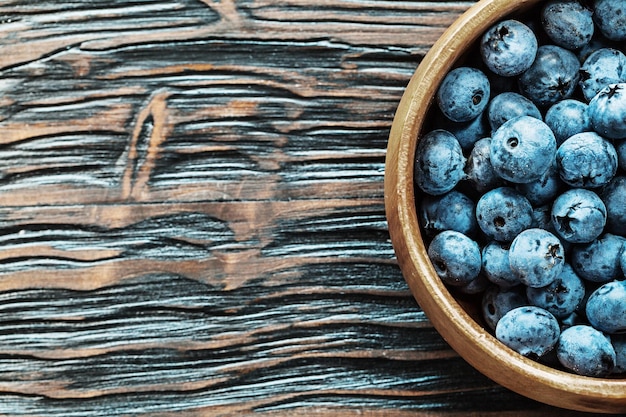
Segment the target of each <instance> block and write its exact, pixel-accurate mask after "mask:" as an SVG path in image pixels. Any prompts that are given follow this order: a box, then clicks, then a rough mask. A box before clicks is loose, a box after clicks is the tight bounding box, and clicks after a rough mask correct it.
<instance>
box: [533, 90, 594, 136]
mask: <svg viewBox="0 0 626 417" xmlns="http://www.w3.org/2000/svg"><path fill="white" fill-rule="evenodd" d="M588 107H589V106H588V104H587V103H583V102H582V101H579V100H576V99H573V98H568V99H565V100H561V101H559V102H558V103H555V104H553V105H552V106H551V107H550V108H549V109H548V111H547V112H546V116H545V118H544V121H545V122H546V124H547V125H548V126H549V127H550V129H551V130H552V133H554V137H555V138H556V143H557V145H561V144H562V143H563V142H565V140H567V139H569V138H570V137H571V136H574V135H575V134H577V133H582V132H591V131H593V128H592V127H591V120H590V119H589V114H588V113H587V108H588Z"/></svg>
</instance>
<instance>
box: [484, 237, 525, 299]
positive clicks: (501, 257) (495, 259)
mask: <svg viewBox="0 0 626 417" xmlns="http://www.w3.org/2000/svg"><path fill="white" fill-rule="evenodd" d="M481 257H482V271H483V274H484V275H485V277H486V278H487V279H488V280H489V281H490V282H492V283H494V284H496V285H498V286H499V287H501V288H511V287H514V286H517V285H519V284H521V282H520V280H519V279H518V277H517V275H516V274H515V273H514V272H513V270H512V269H511V265H510V262H509V245H508V244H504V243H501V242H497V241H491V242H489V243H487V244H486V245H485V246H483V249H482V252H481Z"/></svg>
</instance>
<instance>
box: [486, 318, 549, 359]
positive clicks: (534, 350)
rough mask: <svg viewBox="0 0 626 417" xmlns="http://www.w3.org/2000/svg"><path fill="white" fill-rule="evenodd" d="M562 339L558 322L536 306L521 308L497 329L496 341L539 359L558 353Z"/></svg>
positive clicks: (502, 320)
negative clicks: (555, 349) (556, 346)
mask: <svg viewBox="0 0 626 417" xmlns="http://www.w3.org/2000/svg"><path fill="white" fill-rule="evenodd" d="M559 335H560V329H559V323H558V321H557V319H556V318H555V317H554V316H553V315H552V314H551V313H549V312H547V311H546V310H544V309H542V308H539V307H535V306H524V307H517V308H514V309H513V310H511V311H509V312H508V313H506V314H505V315H504V316H502V318H501V319H500V320H499V321H498V324H497V325H496V338H497V339H498V340H500V341H501V342H502V343H504V344H505V345H506V346H508V347H510V348H511V349H513V350H515V351H516V352H518V353H519V354H521V355H524V356H526V357H529V358H532V359H537V358H540V357H542V356H543V355H545V354H546V353H548V352H549V351H551V350H552V349H554V347H555V345H556V343H557V341H558V339H559Z"/></svg>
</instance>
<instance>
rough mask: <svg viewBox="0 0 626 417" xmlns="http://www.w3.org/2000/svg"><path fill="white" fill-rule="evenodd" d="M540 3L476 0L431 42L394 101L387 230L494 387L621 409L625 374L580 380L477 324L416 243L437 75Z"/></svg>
mask: <svg viewBox="0 0 626 417" xmlns="http://www.w3.org/2000/svg"><path fill="white" fill-rule="evenodd" d="M540 1H542V0H521V1H516V2H512V1H510V0H480V1H479V2H477V3H476V4H474V5H473V6H471V7H470V8H469V9H468V10H467V11H466V12H465V13H463V14H462V15H461V16H460V17H459V18H458V19H457V20H456V21H455V22H454V23H453V24H452V25H451V26H450V27H448V29H447V30H445V31H444V33H443V34H442V36H441V37H440V38H439V39H438V40H437V41H436V42H435V44H434V45H433V46H432V47H431V49H430V50H429V51H428V52H427V54H426V55H425V56H424V58H423V59H422V61H421V63H420V64H419V66H418V68H417V70H416V71H415V73H414V74H413V76H412V77H411V79H410V81H409V83H408V85H407V87H406V89H405V91H404V94H403V96H402V98H401V100H400V103H399V104H398V108H397V111H396V113H395V117H394V119H393V123H392V126H391V130H390V134H389V141H388V146H387V154H386V158H385V177H384V199H385V211H386V215H387V222H388V226H389V234H390V237H391V241H392V244H393V247H394V251H395V253H396V258H397V261H398V264H399V265H400V269H401V270H402V273H403V276H404V278H405V280H406V281H407V284H408V285H409V288H410V290H411V292H412V294H413V296H414V298H415V299H416V301H417V302H418V304H419V305H420V307H421V308H422V310H423V311H424V312H425V313H426V316H427V317H428V318H429V320H430V321H431V322H432V324H433V326H434V327H435V329H436V330H437V331H438V332H439V333H440V334H441V335H442V337H443V338H444V339H445V340H446V341H447V343H448V344H449V345H450V346H451V347H452V348H453V349H454V350H455V351H456V352H457V353H458V354H459V355H460V356H461V357H462V358H463V359H465V360H466V361H467V362H468V363H469V364H470V365H472V366H473V367H474V368H476V369H477V370H478V371H479V372H481V373H483V374H484V375H485V376H487V377H488V378H490V379H492V380H493V381H495V382H497V383H498V384H500V385H502V386H504V387H506V388H508V389H510V390H512V391H514V392H517V393H518V394H521V395H524V396H526V397H529V398H532V399H534V400H537V401H540V402H543V403H546V404H549V405H553V406H557V407H561V408H568V409H572V410H578V411H594V412H603V413H621V412H624V411H626V377H624V378H620V379H611V378H594V377H585V376H580V375H576V374H570V373H568V372H565V371H560V370H557V369H554V368H551V367H549V366H547V365H543V364H540V363H538V362H535V361H533V360H531V359H528V358H526V357H524V356H522V355H520V354H518V353H516V352H514V351H512V350H511V349H509V348H508V347H506V346H505V345H504V344H502V343H501V342H499V341H498V340H497V339H496V338H495V337H494V336H492V335H491V334H490V333H489V332H488V331H487V330H485V329H484V328H483V327H482V326H481V325H480V324H478V323H477V322H476V321H475V320H474V319H473V318H472V317H471V316H470V315H469V314H468V313H467V312H466V311H464V310H463V308H462V307H461V305H460V304H459V303H458V302H457V300H456V299H455V298H454V297H453V296H452V294H451V293H450V292H449V291H448V289H447V288H446V287H445V285H444V284H443V283H442V282H441V280H440V279H439V278H438V277H437V275H436V272H435V270H434V268H433V266H432V264H431V263H430V260H429V258H428V255H427V252H426V248H425V245H424V244H423V242H422V240H421V233H420V228H419V224H418V220H417V211H416V207H415V193H414V185H413V155H414V154H415V149H416V146H417V142H418V137H417V136H418V132H419V131H420V129H421V127H422V125H423V123H424V119H425V113H426V112H427V109H428V108H430V105H431V104H432V102H433V97H434V95H435V92H436V89H437V86H438V85H439V82H440V81H441V80H440V79H438V77H440V74H444V73H446V72H447V71H449V70H450V69H451V68H452V66H453V65H454V63H455V62H456V61H457V60H458V59H459V58H460V57H461V55H462V54H463V52H464V46H465V45H467V44H468V43H474V42H475V41H476V40H477V39H478V37H479V36H480V35H481V34H482V33H483V32H484V31H485V30H487V29H488V28H489V27H490V26H491V25H492V24H494V23H496V22H497V21H498V20H500V19H502V18H503V17H504V16H507V15H510V14H511V13H513V12H521V11H523V10H526V9H528V8H530V7H531V6H533V5H536V4H538V3H539V2H540Z"/></svg>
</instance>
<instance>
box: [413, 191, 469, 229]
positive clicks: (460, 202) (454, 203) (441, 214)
mask: <svg viewBox="0 0 626 417" xmlns="http://www.w3.org/2000/svg"><path fill="white" fill-rule="evenodd" d="M419 207H420V210H419V217H420V221H421V223H422V226H423V227H424V231H425V232H426V234H427V235H428V236H431V237H432V236H435V235H436V234H439V233H441V232H443V231H444V230H456V231H457V232H461V233H463V234H464V235H467V236H474V235H475V234H476V232H477V231H478V223H477V222H476V203H474V201H473V200H472V199H470V198H469V197H468V196H467V195H465V194H463V193H461V192H460V191H456V190H452V191H450V192H448V193H446V194H443V195H440V196H429V195H426V196H424V198H423V199H422V201H421V203H420V205H419Z"/></svg>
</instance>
